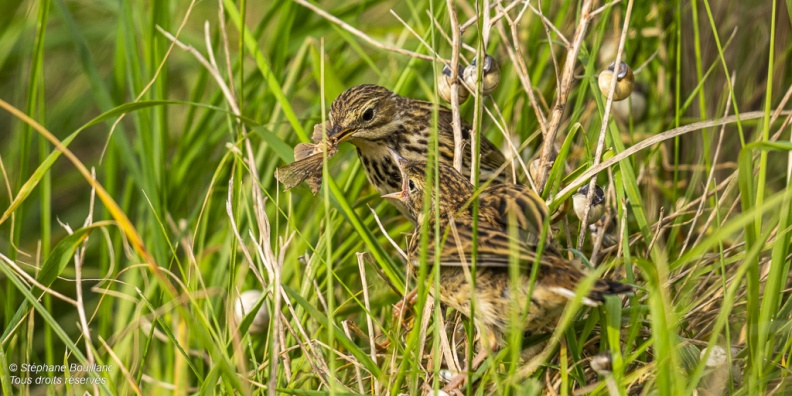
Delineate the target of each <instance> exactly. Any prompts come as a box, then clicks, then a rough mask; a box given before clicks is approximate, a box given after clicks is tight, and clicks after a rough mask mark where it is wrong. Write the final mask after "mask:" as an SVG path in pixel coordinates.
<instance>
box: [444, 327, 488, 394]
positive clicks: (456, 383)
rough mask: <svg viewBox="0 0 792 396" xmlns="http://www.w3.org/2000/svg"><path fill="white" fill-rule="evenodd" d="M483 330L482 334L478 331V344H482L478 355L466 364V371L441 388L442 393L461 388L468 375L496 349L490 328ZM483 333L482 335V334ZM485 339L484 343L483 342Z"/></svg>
mask: <svg viewBox="0 0 792 396" xmlns="http://www.w3.org/2000/svg"><path fill="white" fill-rule="evenodd" d="M482 327H484V328H485V331H484V332H481V331H479V334H480V335H481V336H482V339H481V340H479V342H480V343H481V344H482V345H481V346H480V348H479V351H478V353H476V356H474V357H473V361H472V362H468V364H467V370H465V372H464V373H459V374H457V376H456V377H454V378H452V379H451V381H449V382H448V384H446V386H444V387H443V391H444V392H449V393H450V392H453V391H454V390H457V389H459V388H461V387H462V386H463V385H464V384H465V381H467V376H468V373H472V372H473V371H475V370H476V369H477V368H478V367H479V366H480V365H481V363H483V362H484V360H486V359H487V357H488V356H489V355H490V353H491V352H492V351H494V350H496V349H497V348H498V336H497V335H496V334H495V332H494V331H493V329H492V328H490V327H487V326H482ZM482 333H483V334H482ZM484 338H486V342H485V341H484Z"/></svg>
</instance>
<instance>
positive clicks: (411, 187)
mask: <svg viewBox="0 0 792 396" xmlns="http://www.w3.org/2000/svg"><path fill="white" fill-rule="evenodd" d="M407 186H409V187H410V191H413V190H415V183H414V182H413V181H412V180H408V181H407Z"/></svg>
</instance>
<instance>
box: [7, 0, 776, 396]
mask: <svg viewBox="0 0 792 396" xmlns="http://www.w3.org/2000/svg"><path fill="white" fill-rule="evenodd" d="M490 3H493V4H495V3H496V2H482V1H478V2H473V3H470V2H453V1H448V2H442V1H419V0H410V1H406V2H399V1H380V0H368V1H364V2H360V3H353V2H345V1H326V2H322V3H321V4H318V5H312V4H314V3H308V2H307V0H294V1H272V2H246V1H240V2H234V1H230V0H224V1H219V2H212V1H204V2H191V3H188V2H178V3H177V2H174V3H170V2H163V1H153V2H115V1H94V2H79V3H74V2H65V1H63V0H41V1H32V0H31V1H21V2H14V1H11V2H0V108H2V111H0V125H2V126H3V127H0V131H2V132H1V133H0V177H1V178H2V184H1V185H0V186H2V187H0V191H2V193H0V212H2V214H0V216H2V217H0V284H2V289H0V294H2V297H1V298H0V301H2V308H0V312H1V313H0V315H2V316H0V317H1V318H2V336H0V345H2V347H1V348H0V386H1V387H2V393H3V394H17V393H20V394H21V393H36V392H39V391H40V390H41V391H46V392H48V393H50V394H61V393H64V392H65V391H68V392H70V393H73V394H82V393H83V392H85V391H88V392H93V393H102V394H105V393H107V394H130V393H137V394H147V395H148V394H161V393H170V392H172V393H191V394H192V393H202V394H203V393H227V394H231V393H234V394H250V393H260V394H263V393H268V394H274V393H279V394H281V393H282V394H295V395H313V394H357V393H362V394H393V395H395V394H400V393H402V394H420V393H422V392H426V391H427V389H435V390H436V389H439V388H442V387H443V382H442V380H441V378H440V375H439V374H440V373H441V370H442V369H445V368H448V367H452V368H453V366H457V367H456V368H458V369H463V368H464V367H465V364H464V361H465V359H469V356H470V354H471V353H472V350H471V348H469V346H470V345H471V341H472V339H471V337H472V336H474V335H475V330H474V329H473V328H472V326H471V325H470V323H469V322H468V321H467V320H466V319H464V318H461V317H459V315H456V314H455V313H454V312H452V311H451V310H448V311H446V310H443V309H441V307H439V306H438V305H433V304H431V297H430V296H429V295H428V292H427V288H425V287H420V288H419V293H418V303H417V304H416V305H415V307H414V309H411V310H407V312H406V313H405V315H404V317H399V316H398V315H394V314H393V306H394V304H396V303H398V302H400V301H401V299H402V297H403V296H404V294H405V293H406V292H407V291H409V290H410V289H412V288H413V287H415V286H416V285H418V284H421V285H422V284H423V283H422V282H416V281H415V280H414V279H413V277H412V276H411V274H407V271H406V267H405V265H404V264H403V261H402V259H401V258H400V256H399V254H398V253H397V249H396V247H395V246H394V243H395V245H397V246H400V247H401V248H402V249H405V248H406V240H407V238H408V237H407V235H405V233H408V232H410V231H411V230H412V224H410V223H409V222H408V221H406V220H405V219H404V218H403V217H401V215H400V214H399V213H398V211H397V210H396V209H395V208H394V207H392V206H390V205H389V204H387V203H386V202H384V201H383V200H382V199H380V197H379V194H376V193H375V191H374V189H373V188H371V187H370V185H369V184H368V181H367V180H366V179H365V177H364V175H363V172H362V169H361V164H360V163H359V161H358V160H357V158H356V156H355V153H354V150H353V149H352V147H351V146H350V145H342V146H341V147H340V151H339V153H338V155H336V156H335V157H334V158H332V159H331V160H330V161H329V162H328V166H327V167H325V170H324V172H325V173H324V178H323V179H324V180H323V185H322V189H321V190H320V192H319V194H317V195H316V196H313V195H312V194H311V192H310V190H309V189H308V188H307V187H306V186H305V185H302V186H300V187H298V188H295V189H294V190H291V191H288V192H284V191H282V187H281V186H279V185H278V183H277V181H276V180H275V178H274V171H275V169H276V168H277V167H280V166H283V165H285V164H288V163H291V162H292V161H293V160H294V155H293V152H292V149H293V147H294V145H295V144H297V143H298V142H307V141H309V139H310V136H311V132H312V130H313V126H314V125H315V124H318V123H320V122H322V121H323V120H324V119H326V117H327V115H326V112H327V109H328V108H329V104H330V103H331V101H332V100H333V99H334V98H335V97H336V96H337V95H338V94H339V93H341V92H342V91H343V90H345V89H346V88H348V87H350V86H353V85H356V84H362V83H375V84H379V85H383V86H385V87H388V88H389V89H391V90H393V91H395V92H397V93H399V94H401V95H404V96H411V97H416V98H423V99H426V100H432V101H438V102H439V101H440V100H439V99H437V94H436V88H435V87H436V84H435V81H436V77H437V75H438V74H439V73H440V71H441V70H442V68H443V63H442V62H439V61H431V60H426V59H422V58H429V59H432V58H433V57H434V56H435V55H436V56H437V57H439V58H442V59H451V58H452V54H453V52H454V51H453V46H452V44H451V40H452V38H451V33H450V32H451V31H452V28H451V26H452V18H450V17H449V4H453V5H454V7H455V9H456V13H457V19H458V23H459V25H461V26H465V27H466V29H465V31H464V32H463V34H462V35H461V42H462V43H464V44H465V46H462V47H461V48H460V51H461V57H462V59H463V60H462V62H463V64H466V63H465V62H469V61H470V60H472V59H473V57H474V56H475V55H476V53H477V51H484V50H486V52H487V53H489V54H491V55H493V57H494V58H495V59H496V60H498V62H499V63H500V67H501V81H500V86H499V87H498V89H497V90H496V91H495V92H494V93H493V94H492V95H491V96H490V97H486V98H483V99H482V100H479V101H476V100H473V99H470V100H468V101H467V102H466V103H465V104H463V105H462V106H461V112H462V117H463V118H464V119H466V120H468V121H469V122H471V123H472V124H473V125H475V126H476V128H477V130H478V131H480V132H481V133H482V134H484V135H486V136H487V137H488V138H490V139H491V140H492V141H493V142H495V143H496V144H497V145H498V146H499V147H502V148H503V149H504V151H508V150H507V149H508V148H509V146H510V145H509V142H510V143H511V144H512V145H514V146H516V147H519V158H520V159H521V160H522V161H523V162H524V163H525V164H529V163H530V161H531V160H532V159H534V158H538V156H539V153H540V152H541V150H542V141H543V139H542V135H543V133H542V125H541V123H540V121H539V120H538V119H537V114H542V115H543V117H545V119H546V123H548V124H552V123H553V120H552V114H553V110H554V109H558V110H557V111H560V112H561V113H560V114H562V115H563V116H562V117H560V118H558V120H557V121H559V124H558V126H559V128H558V135H557V136H556V138H555V140H554V141H555V143H556V144H557V147H559V148H560V149H561V150H560V154H559V156H558V158H557V160H556V162H555V164H556V166H555V167H554V168H553V172H552V173H551V174H550V179H549V184H548V186H549V187H548V188H546V189H545V192H544V196H545V198H547V199H548V202H549V203H550V207H551V209H558V210H564V209H563V206H564V205H563V203H564V202H569V197H570V196H571V194H572V193H574V192H575V191H576V189H577V186H579V185H581V184H583V183H585V182H587V181H588V180H589V179H588V178H589V177H591V176H592V175H594V174H595V173H594V172H593V171H589V170H591V169H595V170H601V171H600V172H598V173H596V182H597V184H598V185H600V186H603V187H604V189H605V191H606V196H607V201H606V202H607V204H608V207H609V208H610V209H609V210H608V212H607V216H608V218H610V219H614V224H615V226H614V227H613V228H612V229H611V232H612V235H613V236H615V238H616V240H617V244H616V245H615V246H613V247H607V246H604V245H603V244H602V243H598V242H597V241H596V239H594V238H592V235H591V234H590V233H588V232H587V231H586V230H585V229H584V232H583V233H580V223H579V221H578V220H577V218H576V217H575V216H574V214H573V213H572V212H573V211H572V210H567V213H566V214H562V215H561V216H560V220H559V221H558V222H557V223H554V224H553V225H552V226H551V229H550V230H549V232H551V233H552V234H553V235H554V237H555V238H556V240H557V241H558V242H559V243H560V244H561V246H563V247H564V248H567V249H569V250H568V251H567V253H568V254H569V256H570V258H572V257H575V258H576V259H577V260H578V261H580V262H581V263H582V265H586V266H589V267H590V268H591V272H592V274H593V275H592V278H591V279H593V278H594V277H596V276H604V277H607V278H609V279H619V280H622V279H623V280H625V281H626V282H627V283H630V284H633V285H635V286H636V290H637V291H636V293H635V295H634V296H632V297H626V298H624V299H619V298H609V299H608V301H607V303H606V304H604V305H603V306H602V307H599V308H587V307H582V306H581V303H580V301H579V300H581V299H582V293H579V294H578V298H577V299H575V300H574V301H573V302H572V303H570V305H569V307H568V309H567V311H565V314H564V317H563V319H562V321H561V323H560V325H559V327H558V328H557V329H555V331H554V332H552V333H547V334H540V335H534V336H533V337H530V338H527V339H525V340H519V335H515V337H514V338H513V340H515V346H514V347H511V348H507V349H505V350H503V351H500V352H498V353H496V354H493V356H491V358H490V359H488V360H487V361H486V362H485V363H484V364H483V365H482V367H480V368H479V369H477V370H476V371H475V372H474V373H472V374H471V377H472V378H475V379H478V380H480V382H479V384H481V385H480V386H479V385H473V386H471V387H470V388H463V389H462V392H463V393H468V394H488V393H495V394H507V393H509V394H539V393H548V394H563V395H568V394H580V393H593V394H608V393H611V394H663V395H665V394H671V395H678V394H694V393H698V394H787V393H788V392H790V391H792V386H791V384H790V380H789V374H790V371H789V362H790V354H791V353H792V337H790V328H792V320H790V319H792V316H791V315H792V301H790V298H789V296H790V292H789V291H790V290H791V289H790V276H789V275H790V272H789V271H790V268H789V266H790V262H791V261H792V260H791V259H790V255H791V254H792V251H790V250H792V249H790V246H791V245H792V243H790V239H791V238H790V230H792V216H791V213H790V212H791V211H790V209H792V156H790V152H791V151H790V150H792V143H790V139H791V138H792V136H790V132H789V131H790V129H789V127H788V123H789V120H790V113H789V111H787V110H784V109H788V108H789V107H790V104H789V103H788V99H789V97H790V94H791V93H792V88H790V83H792V75H791V74H790V73H791V72H792V70H790V66H789V64H790V62H788V57H789V55H790V53H792V40H791V38H792V36H791V35H790V21H791V20H792V14H790V11H789V9H788V7H787V4H788V3H785V2H783V1H780V0H779V1H776V2H773V1H758V0H752V1H742V2H716V1H710V0H691V1H671V2H664V1H633V0H622V1H612V2H593V7H592V10H593V12H595V14H588V13H586V12H583V11H585V9H586V6H587V4H589V3H591V1H589V0H579V1H572V0H560V1H541V2H530V3H523V2H520V1H515V2H511V1H507V2H503V3H499V4H500V5H499V6H495V8H493V9H492V10H490V11H489V12H488V13H487V12H484V11H481V10H484V9H486V6H487V5H489V4H490ZM501 7H504V8H508V12H507V14H508V17H504V18H501V17H499V16H498V15H501V14H502V8H501ZM477 15H478V16H481V18H476V16H477ZM485 15H487V17H485ZM586 15H590V19H588V18H586ZM243 21H244V22H243ZM582 24H585V25H586V26H585V27H586V30H585V33H584V34H583V35H582V36H580V44H581V45H580V47H579V52H577V54H578V55H577V58H576V62H575V63H574V68H573V69H572V70H571V73H565V70H564V67H563V66H564V62H565V59H566V57H567V55H568V54H570V53H574V51H570V49H571V48H572V47H573V44H574V43H575V42H577V41H576V40H575V33H576V32H580V31H581V25H582ZM490 26H491V28H490ZM485 46H486V49H485ZM622 47H623V50H619V48H622ZM397 49H398V50H397ZM617 53H621V54H622V55H621V59H624V60H625V61H626V62H627V63H628V64H629V65H630V66H632V67H633V70H634V71H635V79H636V82H637V89H638V90H639V91H640V92H641V93H642V95H643V97H644V98H645V101H646V106H645V114H643V115H642V116H639V114H638V113H637V112H632V113H630V112H627V115H626V116H624V115H619V114H622V113H619V114H616V116H608V117H607V118H605V115H606V114H608V115H610V114H611V113H617V112H618V111H620V110H617V109H616V106H622V107H625V104H626V108H630V105H638V103H636V102H637V101H638V100H637V99H636V98H637V94H636V93H633V96H631V98H630V99H628V100H627V101H625V102H619V104H618V105H617V104H614V109H613V111H611V106H610V105H609V103H608V100H607V98H606V97H604V96H603V95H602V94H601V93H600V91H599V88H598V82H597V75H598V74H599V72H600V71H602V70H604V69H605V68H606V67H607V65H608V64H609V63H611V62H612V61H613V60H615V59H616V57H617V56H618V55H617ZM416 54H417V55H416ZM418 55H421V57H417V56H418ZM565 77H566V78H567V81H569V82H570V84H569V86H568V87H567V88H564V87H563V84H559V82H560V81H563V80H564V78H565ZM529 87H530V88H529ZM528 92H531V93H532V95H529V94H528ZM532 96H533V99H532ZM559 97H566V98H567V99H566V106H565V107H563V108H557V107H556V106H555V103H556V101H557V100H558V99H557V98H559ZM633 109H635V110H636V111H637V109H636V108H634V107H633ZM622 111H623V109H622ZM724 117H725V118H724ZM603 120H605V122H603ZM545 126H546V125H545ZM646 143H649V144H646ZM600 163H602V164H604V166H603V165H600ZM518 168H519V169H520V171H519V173H520V180H522V181H525V180H526V178H525V176H524V173H525V172H524V170H523V168H522V167H518ZM605 224H610V223H609V222H605ZM386 234H387V235H386ZM581 234H582V235H583V236H584V238H585V240H584V243H582V244H580V243H579V235H581ZM598 235H602V230H600V232H599V233H598ZM390 239H392V240H393V242H394V243H391V241H390ZM419 276H420V277H422V278H425V279H432V276H433V273H432V272H422V273H421V274H419ZM248 289H259V290H263V291H264V292H265V294H264V296H265V297H264V298H262V299H260V300H259V301H258V302H259V304H260V305H261V306H263V307H265V308H266V309H267V310H268V312H269V313H270V321H269V324H268V326H266V328H265V329H264V331H263V332H262V333H258V334H251V333H249V332H248V327H249V326H250V323H251V322H252V320H253V317H252V316H253V315H249V316H248V317H247V319H246V320H244V321H242V323H239V322H238V321H236V320H235V318H234V303H235V299H236V298H237V296H238V295H239V293H240V292H242V291H245V290H248ZM519 344H522V347H533V348H534V349H536V350H539V351H543V352H542V353H540V354H539V355H536V356H534V357H528V358H527V359H521V358H520V350H519V348H518V347H517V346H516V345H519ZM716 347H717V348H716ZM604 351H607V352H610V354H611V356H612V365H613V367H612V372H611V374H608V375H606V376H601V375H597V374H596V373H594V372H593V370H592V369H591V368H590V363H589V359H590V358H591V357H592V356H594V355H596V354H598V353H600V352H604ZM721 353H723V354H725V363H723V364H720V365H718V364H712V365H708V364H707V361H708V359H709V358H711V357H712V356H713V355H715V354H721ZM710 360H711V359H710ZM715 360H717V359H715ZM23 364H47V365H52V366H59V365H64V364H65V365H66V366H67V369H66V370H65V371H66V372H57V371H56V372H53V370H52V368H51V367H50V368H44V369H43V370H46V371H44V372H36V373H31V372H29V371H28V372H23V371H22V365H23ZM71 364H81V365H85V367H83V368H79V367H78V368H76V369H75V368H72V366H71ZM91 364H96V365H99V366H109V367H110V369H109V370H107V371H102V370H98V369H97V367H99V366H89V365H91ZM12 366H13V367H12ZM57 378H61V379H62V382H63V383H61V384H58V385H41V382H42V381H47V380H48V381H50V382H55V381H57ZM65 378H72V379H73V380H72V383H71V384H70V383H67V382H68V381H66V380H63V379H65ZM79 378H84V379H90V380H91V381H87V380H85V381H75V379H79ZM37 379H38V380H39V381H40V382H38V383H36V382H35V381H36V380H37ZM26 381H32V382H31V383H29V384H28V383H27V382H26ZM91 383H93V384H91Z"/></svg>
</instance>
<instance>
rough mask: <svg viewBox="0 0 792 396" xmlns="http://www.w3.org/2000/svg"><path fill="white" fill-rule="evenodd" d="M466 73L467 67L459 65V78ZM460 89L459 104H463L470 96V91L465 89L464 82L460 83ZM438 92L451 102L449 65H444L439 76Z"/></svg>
mask: <svg viewBox="0 0 792 396" xmlns="http://www.w3.org/2000/svg"><path fill="white" fill-rule="evenodd" d="M464 73H465V69H464V68H463V67H462V65H459V69H458V71H457V78H461V77H462V75H463V74H464ZM458 91H459V94H458V97H459V104H462V103H464V102H465V101H466V100H467V98H468V97H469V96H470V93H469V92H468V91H467V89H465V87H463V86H462V84H459V88H458ZM437 93H438V94H439V95H440V97H441V98H442V99H443V100H445V101H446V102H448V103H451V68H450V67H448V66H445V67H443V72H442V73H441V74H440V75H439V76H437Z"/></svg>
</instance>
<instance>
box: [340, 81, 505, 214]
mask: <svg viewBox="0 0 792 396" xmlns="http://www.w3.org/2000/svg"><path fill="white" fill-rule="evenodd" d="M435 109H436V110H437V125H436V130H437V134H436V136H437V139H438V152H439V156H438V161H439V162H441V163H446V164H452V163H453V161H454V132H453V126H452V113H451V110H450V109H448V108H446V107H443V106H438V105H436V104H434V103H431V102H426V101H422V100H418V99H413V98H408V97H404V96H401V95H398V94H396V93H394V92H391V91H390V90H388V89H387V88H385V87H382V86H378V85H372V84H364V85H357V86H354V87H352V88H349V89H347V90H346V91H344V92H342V93H341V94H340V95H338V97H337V98H336V99H335V100H334V101H333V103H332V104H331V105H330V112H329V114H328V119H329V121H330V122H329V125H328V130H327V131H328V132H327V137H328V139H331V140H332V141H333V142H335V144H340V143H341V142H349V143H351V144H353V145H354V146H355V147H356V149H357V155H358V157H359V158H360V161H361V163H362V165H363V170H364V171H365V173H366V177H367V178H368V180H369V182H370V183H371V184H372V185H374V187H375V188H376V189H377V191H378V192H379V193H380V194H386V193H388V192H391V191H394V190H395V189H398V188H399V187H400V186H401V173H400V172H399V168H398V166H397V165H396V163H395V162H394V159H393V156H392V155H391V154H390V152H389V149H390V150H393V151H395V152H396V153H398V154H399V156H401V157H403V158H406V159H408V160H426V158H427V155H428V151H429V144H430V137H431V135H433V134H434V133H435V125H434V122H433V117H434V116H433V112H434V111H435ZM460 128H461V131H462V139H463V140H464V142H463V144H464V147H465V150H464V155H463V159H462V164H463V165H462V174H463V175H464V176H466V177H469V176H470V163H471V161H470V159H471V156H470V150H471V128H470V126H469V125H467V124H465V123H464V122H463V123H462V125H460ZM479 162H480V168H479V169H480V173H479V181H480V182H482V183H484V182H486V181H488V180H492V181H493V182H495V183H502V182H505V181H506V177H507V174H510V173H511V172H509V171H508V169H506V168H507V167H508V165H505V164H506V159H505V157H504V156H503V154H502V153H501V152H500V151H499V150H498V148H497V147H496V146H495V145H494V144H493V143H492V142H490V141H489V140H487V139H486V138H485V137H483V136H482V137H481V140H480V161H479ZM394 204H395V205H396V206H397V208H398V209H399V210H400V211H401V212H402V213H404V214H405V215H407V217H408V218H410V220H412V221H415V219H414V218H411V217H410V216H409V213H410V212H409V211H408V210H407V209H406V208H405V207H404V206H403V205H402V204H401V203H400V202H398V201H397V202H394Z"/></svg>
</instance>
